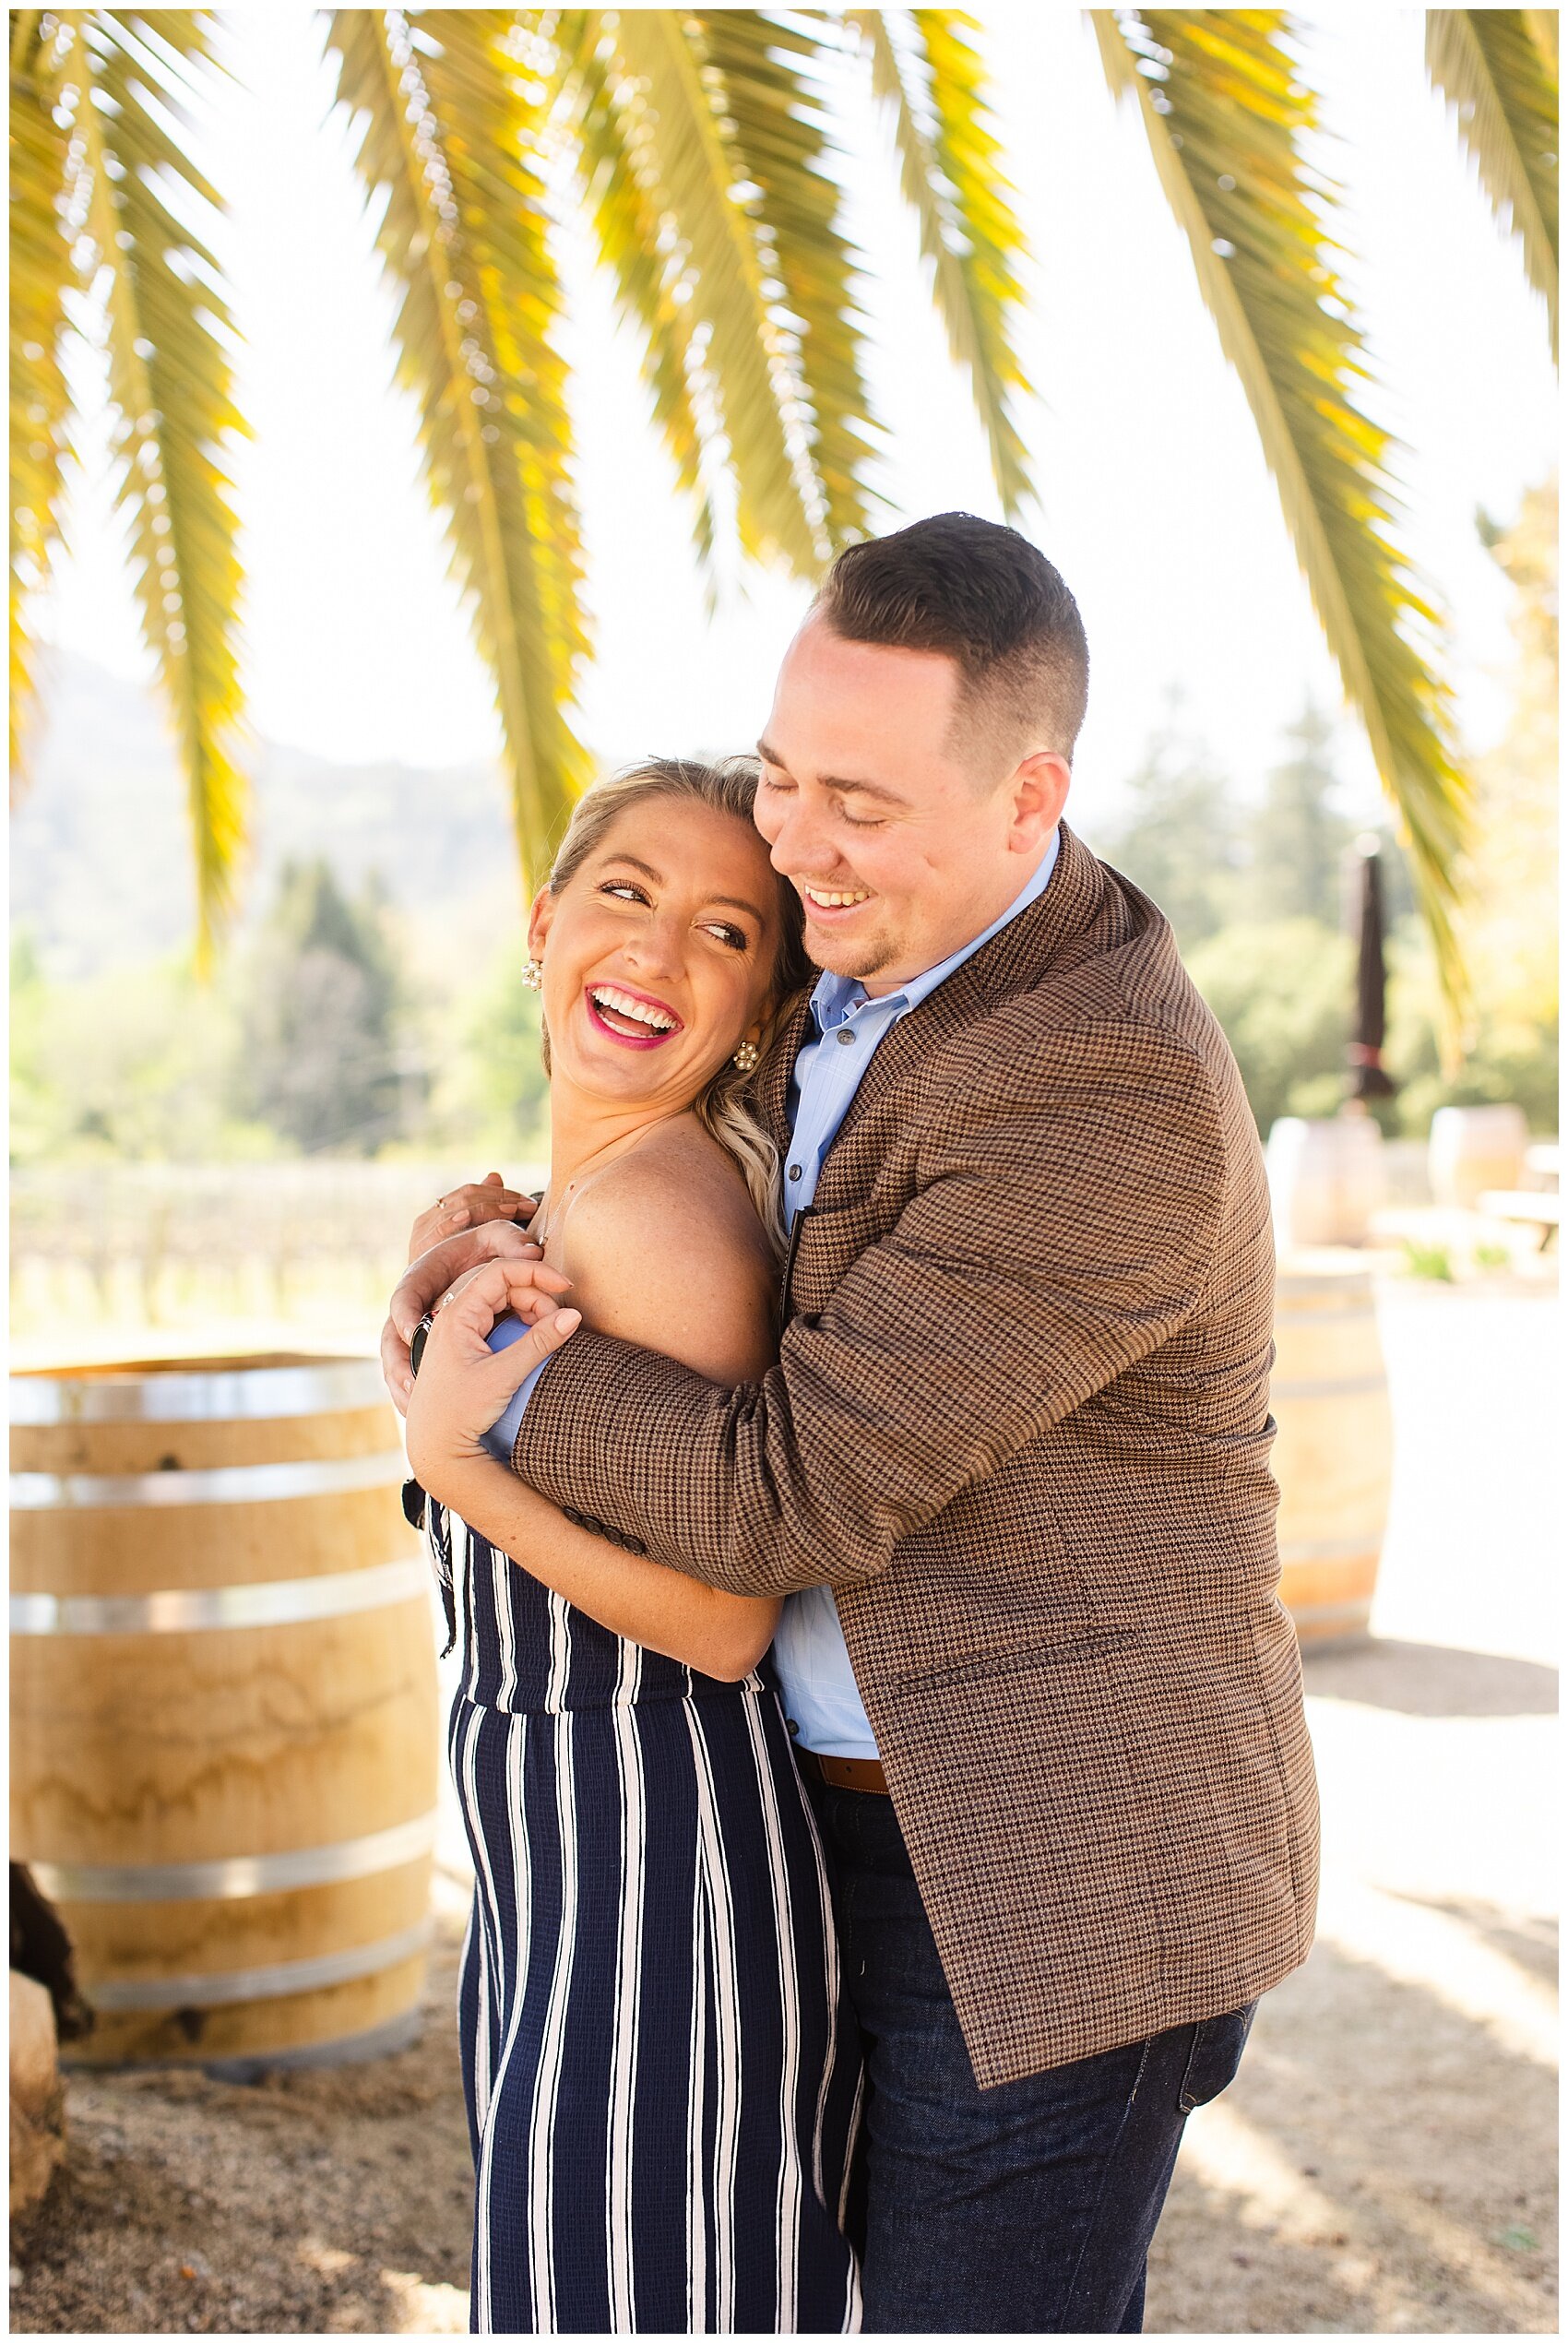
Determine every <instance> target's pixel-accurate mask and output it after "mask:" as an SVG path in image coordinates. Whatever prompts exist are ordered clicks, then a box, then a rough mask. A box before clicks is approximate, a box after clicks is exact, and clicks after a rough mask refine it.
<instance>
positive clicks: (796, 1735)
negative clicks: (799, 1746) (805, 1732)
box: [784, 1717, 801, 1741]
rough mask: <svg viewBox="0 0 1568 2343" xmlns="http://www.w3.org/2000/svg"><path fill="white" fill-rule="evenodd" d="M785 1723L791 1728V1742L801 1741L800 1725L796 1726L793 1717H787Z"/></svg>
mask: <svg viewBox="0 0 1568 2343" xmlns="http://www.w3.org/2000/svg"><path fill="white" fill-rule="evenodd" d="M784 1721H785V1723H786V1724H787V1725H788V1726H789V1728H790V1740H791V1741H799V1739H800V1737H801V1729H800V1727H799V1725H797V1724H796V1722H795V1719H793V1717H787V1718H786V1719H785V1720H784Z"/></svg>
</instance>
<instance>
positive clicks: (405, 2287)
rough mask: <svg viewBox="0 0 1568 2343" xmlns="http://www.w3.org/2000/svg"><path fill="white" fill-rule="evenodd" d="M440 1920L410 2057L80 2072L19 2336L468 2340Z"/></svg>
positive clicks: (446, 1928) (453, 1987)
mask: <svg viewBox="0 0 1568 2343" xmlns="http://www.w3.org/2000/svg"><path fill="white" fill-rule="evenodd" d="M439 1925H440V1941H439V1944H438V1946H437V1950H436V1952H435V1955H434V1958H433V1960H432V1963H431V1972H430V1980H429V1984H428V1987H427V1990H426V1994H425V2016H426V2024H425V2030H424V2033H423V2035H422V2039H421V2040H420V2041H419V2042H417V2043H416V2044H415V2045H414V2047H413V2048H412V2049H410V2050H408V2051H405V2052H402V2053H401V2054H400V2055H399V2056H398V2057H396V2058H388V2059H382V2060H379V2061H377V2062H376V2063H375V2064H372V2065H367V2066H358V2067H353V2066H345V2067H336V2068H330V2069H318V2070H315V2071H314V2072H308V2073H307V2072H302V2073H298V2074H291V2075H274V2076H273V2077H271V2078H270V2079H269V2080H267V2082H265V2083H261V2084H257V2085H255V2086H246V2085H241V2084H233V2083H219V2082H213V2081H210V2080H209V2079H208V2077H207V2076H206V2075H199V2074H169V2073H163V2074H149V2075H103V2076H100V2077H92V2078H88V2077H86V2076H83V2075H77V2076H75V2077H73V2079H72V2083H71V2087H70V2125H71V2137H70V2148H69V2154H68V2160H67V2163H66V2166H65V2171H64V2172H63V2173H62V2174H61V2175H60V2177H59V2179H58V2180H57V2181H56V2182H55V2185H54V2187H53V2190H52V2191H51V2193H50V2195H49V2197H48V2199H47V2200H46V2202H45V2204H44V2205H43V2206H42V2209H41V2212H40V2214H39V2216H38V2217H37V2218H36V2220H35V2222H34V2224H33V2226H32V2229H31V2230H30V2232H29V2234H28V2236H27V2238H26V2239H25V2241H24V2242H23V2244H22V2251H21V2267H22V2270H23V2272H24V2275H23V2277H22V2281H21V2284H20V2285H19V2286H18V2284H17V2279H16V2268H15V2266H13V2271H12V2284H11V2325H12V2326H13V2328H14V2329H16V2330H18V2331H19V2332H21V2333H30V2334H51V2335H58V2334H85V2335H135V2334H144V2333H151V2334H158V2335H162V2334H179V2335H225V2334H232V2335H267V2334H283V2335H379V2334H393V2335H398V2334H424V2335H432V2334H434V2335H448V2334H466V2333H467V2331H468V2324H469V2291H468V2289H469V2225H470V2221H471V2218H472V2211H471V2207H472V2168H471V2165H470V2163H469V2138H468V2128H467V2123H466V2120H465V2117H464V2114H463V2102H462V2093H461V2090H460V2087H458V2083H457V2028H456V2023H455V2020H454V2017H453V2006H454V2002H455V1998H456V1992H457V1947H458V1941H459V1929H458V1926H457V1921H456V1920H455V1919H454V1918H453V1917H452V1916H450V1915H447V1916H446V1917H445V1919H444V1920H443V1921H441V1922H440V1923H439ZM15 2250H16V2249H15V2248H13V2251H15Z"/></svg>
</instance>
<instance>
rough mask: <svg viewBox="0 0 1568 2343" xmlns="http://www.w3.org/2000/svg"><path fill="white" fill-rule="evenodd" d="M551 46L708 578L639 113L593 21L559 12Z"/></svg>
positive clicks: (708, 433)
mask: <svg viewBox="0 0 1568 2343" xmlns="http://www.w3.org/2000/svg"><path fill="white" fill-rule="evenodd" d="M556 38H557V42H558V68H559V70H560V72H561V76H562V78H563V80H564V85H565V88H566V90H567V93H568V98H567V106H568V113H569V117H570V125H571V130H572V133H573V147H574V150H575V155H576V164H577V172H578V178H579V183H580V185H581V190H582V195H583V200H584V203H585V206H586V208H587V210H588V215H589V217H590V218H591V220H592V221H593V225H594V232H595V237H596V241H597V244H598V247H599V252H600V258H601V259H602V260H603V262H604V263H605V266H606V267H607V268H609V270H610V271H611V274H612V276H613V278H614V279H615V285H616V292H617V306H618V308H619V310H620V313H621V315H623V316H624V317H626V318H629V319H630V320H631V322H632V323H633V324H634V325H635V326H636V328H637V331H638V337H639V339H640V341H641V344H642V373H643V379H644V381H645V382H646V383H647V387H648V389H649V391H650V392H651V394H652V398H653V412H654V421H655V422H656V423H657V425H658V427H659V433H660V435H661V436H662V438H663V440H664V444H665V446H666V447H667V448H668V449H669V451H670V454H671V458H672V460H673V462H674V466H675V472H676V477H677V479H678V480H679V482H680V484H681V488H682V491H683V494H684V495H685V497H686V499H687V501H688V503H689V505H690V507H691V511H692V529H693V535H694V538H695V543H696V552H697V559H698V562H699V564H700V565H701V566H702V567H703V568H704V569H705V570H707V569H710V567H711V565H712V562H713V557H714V550H715V546H716V544H717V541H718V536H719V514H718V511H717V509H716V507H715V503H714V483H715V479H716V476H717V475H718V474H719V472H721V470H722V469H723V456H722V452H721V451H720V450H719V447H718V446H717V444H716V443H717V439H718V435H719V419H718V411H717V408H716V405H715V401H714V397H713V391H712V386H711V384H710V383H709V382H708V380H707V372H706V369H705V366H704V363H703V356H702V342H703V340H704V339H705V337H704V335H703V334H702V331H701V321H700V316H699V313H698V311H697V310H696V308H695V304H694V303H693V301H692V298H691V294H692V285H691V281H690V275H689V271H688V270H687V269H686V268H685V267H684V263H683V257H682V256H681V254H680V252H679V250H678V248H677V247H676V244H675V242H674V239H673V238H672V237H671V236H670V234H669V233H668V232H667V228H666V222H665V219H664V216H663V214H662V213H661V210H660V203H661V193H660V189H659V174H658V169H657V163H656V160H655V158H654V156H653V155H652V154H651V153H650V151H649V143H648V141H647V139H646V138H643V137H638V135H637V130H638V113H639V109H638V107H637V104H636V98H635V95H634V93H632V92H631V91H629V90H627V89H624V85H623V84H622V83H621V81H620V77H619V76H618V75H617V74H616V72H615V71H614V70H613V65H614V46H613V42H612V40H611V39H609V38H608V37H607V36H606V35H605V34H604V32H603V30H602V29H601V27H600V19H599V15H598V12H597V11H595V10H591V9H587V8H573V9H567V10H564V11H563V13H562V17H561V20H560V23H559V26H558V29H557V35H556Z"/></svg>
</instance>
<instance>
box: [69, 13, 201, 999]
mask: <svg viewBox="0 0 1568 2343" xmlns="http://www.w3.org/2000/svg"><path fill="white" fill-rule="evenodd" d="M55 21H56V26H57V30H56V32H55V36H54V39H53V42H52V43H51V46H50V48H49V49H48V50H47V51H46V52H45V53H44V55H43V59H42V70H43V71H44V72H45V73H46V74H47V76H48V77H49V81H50V87H51V92H52V95H53V97H54V99H55V101H57V102H58V103H59V104H60V106H61V107H62V109H63V110H67V111H68V112H69V113H71V115H72V117H73V120H74V126H75V130H76V133H77V140H78V142H79V143H78V146H77V149H76V152H77V156H78V158H79V160H78V163H77V181H76V184H75V186H74V188H73V197H74V200H75V201H76V203H77V207H78V208H82V209H85V214H86V232H87V244H88V257H87V259H86V262H85V274H86V276H87V279H88V281H89V282H91V281H92V280H93V279H95V278H97V277H98V276H99V275H100V274H101V275H102V276H103V278H104V279H105V281H106V284H107V315H108V342H109V375H110V387H111V389H112V391H113V398H114V410H115V415H114V425H113V446H114V452H115V455H116V457H117V458H119V460H120V462H121V464H122V465H123V468H124V469H123V471H122V475H121V479H120V483H119V489H118V502H119V504H120V505H121V508H122V509H123V510H124V511H125V513H126V514H127V515H128V517H129V521H130V528H131V547H132V577H133V584H134V586H135V589H136V595H137V603H138V605H139V607H140V612H141V622H142V634H143V637H144V639H145V641H146V643H147V646H148V649H149V650H150V651H151V653H152V656H153V658H154V660H156V662H157V666H158V672H159V675H160V681H161V683H162V685H163V689H164V692H165V694H166V695H167V697H168V700H169V703H170V706H171V708H172V711H173V716H174V723H175V731H176V734H177V737H178V740H179V743H180V751H181V757H182V761H183V763H184V774H185V791H186V800H187V804H188V807H189V815H190V826H191V835H192V838H193V841H194V845H195V850H196V914H197V955H198V958H199V959H200V960H203V961H205V960H206V958H207V957H208V954H209V953H210V950H211V946H212V943H213V940H214V938H215V936H216V934H217V932H218V930H219V928H220V926H221V924H222V922H223V921H224V919H225V918H226V917H227V914H228V912H229V910H230V908H231V905H232V898H233V888H234V879H235V874H236V866H237V863H238V860H239V855H240V850H241V848H242V846H243V844H244V823H245V808H246V801H247V795H248V783H247V780H246V778H245V775H244V772H243V771H242V769H241V767H240V766H239V765H238V764H237V762H236V761H235V747H236V739H237V733H238V727H239V721H240V712H241V695H240V684H239V661H238V649H237V640H238V633H239V603H240V593H241V570H240V562H239V555H238V552H237V550H236V544H235V519H234V513H233V508H232V504H231V502H230V497H231V494H232V483H231V482H230V480H229V478H228V475H227V472H226V470H225V469H224V455H223V449H224V442H225V440H226V439H227V438H228V437H229V436H230V435H231V434H235V433H237V432H239V431H241V430H242V429H243V425H242V423H241V420H240V417H239V414H238V413H237V411H236V410H235V407H234V404H233V400H232V395H231V382H232V376H231V366H230V360H229V345H230V342H231V340H232V325H231V322H230V318H229V314H228V310H227V307H226V305H225V303H224V301H223V297H222V294H221V292H220V290H219V283H218V265H217V262H216V261H215V260H214V258H213V256H212V254H211V253H210V252H209V251H208V247H207V246H206V244H204V243H203V242H202V241H201V239H200V237H199V236H197V235H196V233H195V232H194V231H193V230H192V228H191V227H190V226H189V225H188V224H187V220H188V219H189V218H190V217H191V216H193V215H194V216H198V217H199V216H200V214H201V213H202V212H203V211H204V210H208V209H216V208H217V207H218V197H217V196H216V194H215V193H214V191H213V189H212V188H211V187H210V186H209V185H208V183H207V181H206V180H205V179H204V178H203V176H202V174H201V173H200V172H199V171H197V170H196V167H195V166H194V165H193V164H192V163H191V161H189V159H188V158H187V156H186V155H185V153H184V145H183V140H182V138H181V137H180V135H179V133H180V129H181V126H182V125H183V123H184V119H185V116H186V113H187V111H188V109H189V107H190V105H191V103H192V102H193V101H196V102H199V101H200V99H201V96H202V95H203V93H204V91H205V89H206V88H207V87H208V84H209V83H210V80H211V78H212V75H213V71H214V66H213V61H212V56H211V51H210V46H209V36H208V20H207V16H206V13H205V12H204V11H201V10H197V9H157V10H151V11H148V12H146V13H139V12H135V11H131V10H123V9H113V10H111V9H101V10H85V9H75V10H71V11H63V12H62V13H61V14H60V15H59V17H58V18H56V20H55Z"/></svg>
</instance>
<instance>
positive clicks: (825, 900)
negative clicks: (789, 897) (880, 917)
mask: <svg viewBox="0 0 1568 2343" xmlns="http://www.w3.org/2000/svg"><path fill="white" fill-rule="evenodd" d="M805 892H806V899H807V900H808V902H812V903H819V904H820V905H821V906H822V908H823V910H825V911H828V910H837V908H838V907H839V906H840V905H842V904H845V903H869V902H870V901H871V889H870V887H869V886H863V887H861V889H860V890H859V891H858V893H856V894H853V895H843V894H829V893H828V892H827V890H826V888H825V887H817V886H808V887H807V888H806V890H805Z"/></svg>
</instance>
